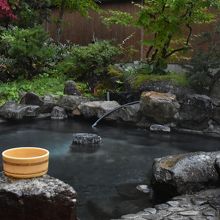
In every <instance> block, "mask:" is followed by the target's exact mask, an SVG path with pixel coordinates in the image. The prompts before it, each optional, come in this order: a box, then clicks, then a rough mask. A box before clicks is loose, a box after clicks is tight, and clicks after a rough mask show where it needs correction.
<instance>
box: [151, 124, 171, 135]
mask: <svg viewBox="0 0 220 220" xmlns="http://www.w3.org/2000/svg"><path fill="white" fill-rule="evenodd" d="M150 131H153V132H166V133H170V132H171V128H170V127H169V126H167V125H158V124H153V125H151V126H150Z"/></svg>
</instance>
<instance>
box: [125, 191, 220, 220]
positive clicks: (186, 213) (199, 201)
mask: <svg viewBox="0 0 220 220" xmlns="http://www.w3.org/2000/svg"><path fill="white" fill-rule="evenodd" d="M219 213H220V189H219V188H218V189H213V190H206V191H201V192H199V193H197V194H194V195H183V196H178V197H175V198H173V199H172V200H171V201H169V202H167V203H164V204H160V205H156V206H155V207H154V208H146V209H144V210H143V211H141V212H138V213H137V214H128V215H124V216H122V218H121V219H124V220H125V219H127V220H128V219H130V220H145V219H148V220H219V217H220V216H219Z"/></svg>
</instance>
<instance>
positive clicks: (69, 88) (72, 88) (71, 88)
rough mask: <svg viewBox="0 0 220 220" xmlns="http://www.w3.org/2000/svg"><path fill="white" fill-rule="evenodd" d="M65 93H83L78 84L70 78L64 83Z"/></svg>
mask: <svg viewBox="0 0 220 220" xmlns="http://www.w3.org/2000/svg"><path fill="white" fill-rule="evenodd" d="M64 94H65V95H77V96H79V95H81V92H80V91H79V90H78V89H77V85H76V83H75V82H74V81H73V80H68V81H66V82H65V85H64Z"/></svg>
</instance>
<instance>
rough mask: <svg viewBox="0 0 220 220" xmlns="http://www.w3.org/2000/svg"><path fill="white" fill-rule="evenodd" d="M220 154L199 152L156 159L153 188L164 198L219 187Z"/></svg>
mask: <svg viewBox="0 0 220 220" xmlns="http://www.w3.org/2000/svg"><path fill="white" fill-rule="evenodd" d="M219 155H220V152H208V153H207V152H198V153H188V154H180V155H175V156H168V157H163V158H159V159H155V162H154V164H153V177H152V186H153V188H154V191H155V193H156V194H157V195H160V196H163V197H169V196H175V195H178V194H184V193H192V192H196V191H200V190H202V189H205V188H208V187H213V186H216V185H219V175H218V172H217V171H216V169H215V160H216V158H217V157H218V156H219Z"/></svg>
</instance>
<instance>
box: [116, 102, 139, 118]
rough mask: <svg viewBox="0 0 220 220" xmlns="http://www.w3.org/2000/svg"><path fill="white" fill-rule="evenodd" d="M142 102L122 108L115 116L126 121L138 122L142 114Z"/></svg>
mask: <svg viewBox="0 0 220 220" xmlns="http://www.w3.org/2000/svg"><path fill="white" fill-rule="evenodd" d="M139 113H140V104H135V105H130V106H127V107H125V108H121V109H119V110H118V111H116V112H115V113H114V116H115V118H117V119H118V120H121V121H124V122H138V121H139V116H140V114H139Z"/></svg>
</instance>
